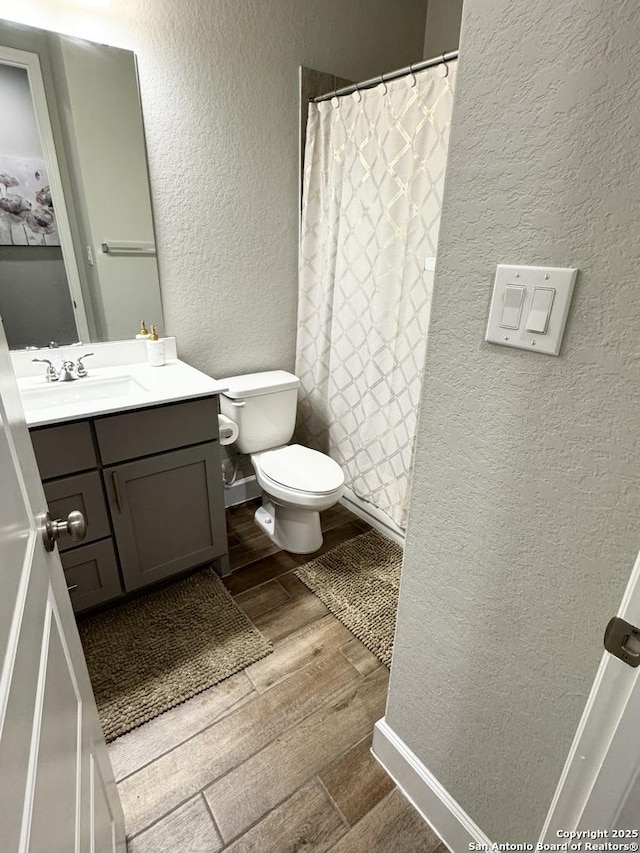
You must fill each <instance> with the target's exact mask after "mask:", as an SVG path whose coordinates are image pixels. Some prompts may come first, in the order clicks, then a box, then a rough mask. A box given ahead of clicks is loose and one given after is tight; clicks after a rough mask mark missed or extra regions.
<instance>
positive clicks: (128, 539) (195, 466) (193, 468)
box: [104, 442, 226, 590]
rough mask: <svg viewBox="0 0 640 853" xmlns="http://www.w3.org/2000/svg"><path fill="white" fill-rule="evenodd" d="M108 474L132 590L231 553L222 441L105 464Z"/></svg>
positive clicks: (118, 538)
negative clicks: (222, 481) (223, 491)
mask: <svg viewBox="0 0 640 853" xmlns="http://www.w3.org/2000/svg"><path fill="white" fill-rule="evenodd" d="M104 477H105V483H106V486H107V494H108V496H109V505H110V508H111V518H112V520H113V528H114V532H115V536H116V541H117V543H118V553H119V554H120V565H121V567H122V574H123V576H124V582H125V587H126V588H127V589H128V590H129V589H138V588H139V587H141V586H146V585H147V584H150V583H153V582H154V581H158V580H162V579H163V578H167V577H170V576H171V575H174V574H176V572H180V571H183V570H184V569H189V568H191V567H192V566H198V565H201V564H202V563H206V562H207V561H210V560H214V559H215V558H216V557H219V556H220V554H222V553H224V552H226V530H225V522H224V508H223V507H221V506H220V497H219V495H220V452H219V449H218V444H217V442H208V443H206V444H200V445H196V446H195V447H188V448H186V449H184V450H174V451H173V452H170V453H161V454H159V455H157V456H150V457H148V458H146V459H139V460H137V461H135V462H127V463H125V464H123V465H116V466H115V467H110V468H105V470H104Z"/></svg>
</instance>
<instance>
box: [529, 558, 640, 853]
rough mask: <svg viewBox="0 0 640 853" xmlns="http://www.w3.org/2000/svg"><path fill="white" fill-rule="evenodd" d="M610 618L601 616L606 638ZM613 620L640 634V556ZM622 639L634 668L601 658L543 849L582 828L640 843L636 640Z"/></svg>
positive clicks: (639, 647) (639, 656)
mask: <svg viewBox="0 0 640 853" xmlns="http://www.w3.org/2000/svg"><path fill="white" fill-rule="evenodd" d="M608 615H609V614H603V624H602V629H603V634H604V628H605V627H606V623H607V621H608V618H607V617H608ZM611 615H613V614H611ZM618 616H619V617H621V618H622V619H624V620H625V621H626V622H627V623H629V624H630V625H631V626H634V627H639V628H640V554H639V555H638V559H637V560H636V564H635V567H634V569H633V571H632V573H631V577H630V579H629V584H628V586H627V590H626V592H625V595H624V598H623V599H622V602H621V604H620V609H619V610H618ZM622 633H623V636H626V637H628V639H627V640H626V642H624V643H623V645H624V650H625V651H626V653H627V658H628V659H629V660H630V661H631V662H632V663H634V664H636V666H633V667H632V666H630V665H629V663H625V662H623V661H622V660H621V659H619V658H617V657H615V656H614V655H612V654H609V653H608V652H605V653H604V654H603V658H602V662H601V663H600V668H599V669H598V672H597V674H596V679H595V681H594V684H593V687H592V690H591V694H590V696H589V699H588V700H587V704H586V707H585V711H584V714H583V715H582V720H581V721H580V725H579V727H578V731H577V732H576V736H575V738H574V742H573V745H572V748H571V751H570V753H569V757H568V759H567V763H566V764H565V768H564V772H563V774H562V777H561V779H560V782H559V784H558V788H557V790H556V794H555V797H554V800H553V803H552V805H551V809H550V811H549V814H548V816H547V821H546V823H545V827H544V830H543V833H542V836H541V841H544V842H546V843H558V841H560V840H567V839H566V837H564V836H561V835H559V833H564V832H567V831H586V830H601V831H604V832H606V833H608V835H607V836H605V837H604V838H605V840H606V841H611V842H613V843H620V844H634V843H635V844H636V845H637V843H638V841H640V737H639V736H638V721H639V720H640V666H639V665H637V664H638V662H639V661H640V638H639V637H638V636H634V635H633V633H629V634H627V632H626V631H624V632H622ZM602 840H603V839H602V838H599V839H598V841H599V842H600V843H602ZM582 849H584V847H582ZM620 849H625V848H620ZM626 849H634V848H626ZM635 849H636V850H637V849H638V848H637V846H636V847H635Z"/></svg>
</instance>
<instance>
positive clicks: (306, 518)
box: [254, 497, 322, 554]
mask: <svg viewBox="0 0 640 853" xmlns="http://www.w3.org/2000/svg"><path fill="white" fill-rule="evenodd" d="M254 517H255V520H256V524H257V525H258V527H259V528H260V530H262V531H263V532H264V533H266V534H267V536H268V537H269V538H270V539H271V540H272V541H273V542H275V544H276V545H277V546H278V547H279V548H282V550H283V551H289V552H291V553H292V554H312V553H313V552H314V551H317V550H318V548H319V547H320V546H321V545H322V530H321V529H320V513H319V512H317V511H314V510H307V509H301V508H298V507H289V506H283V505H282V504H279V503H278V504H276V503H275V502H274V501H273V500H270V499H269V498H267V497H263V498H262V506H261V507H258V509H257V510H256V513H255V516H254Z"/></svg>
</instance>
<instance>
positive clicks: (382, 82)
mask: <svg viewBox="0 0 640 853" xmlns="http://www.w3.org/2000/svg"><path fill="white" fill-rule="evenodd" d="M380 83H381V84H382V85H383V86H384V93H385V95H386V94H387V92H388V91H389V90H388V89H387V84H386V82H385V79H384V75H383V74H381V75H380Z"/></svg>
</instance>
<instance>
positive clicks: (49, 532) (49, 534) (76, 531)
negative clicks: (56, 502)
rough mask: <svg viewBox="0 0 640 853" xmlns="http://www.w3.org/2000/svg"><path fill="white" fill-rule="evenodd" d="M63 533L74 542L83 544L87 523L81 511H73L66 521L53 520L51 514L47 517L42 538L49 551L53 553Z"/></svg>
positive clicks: (43, 525) (43, 524)
mask: <svg viewBox="0 0 640 853" xmlns="http://www.w3.org/2000/svg"><path fill="white" fill-rule="evenodd" d="M63 533H66V534H67V535H68V536H69V537H70V538H71V539H73V541H74V542H82V540H83V539H84V537H85V536H86V535H87V522H86V521H85V520H84V515H83V514H82V513H81V512H80V510H78V509H74V510H72V511H71V512H70V513H69V515H68V516H67V520H66V521H63V520H62V519H61V518H56V519H52V518H51V516H50V515H49V513H47V514H46V515H45V517H44V520H43V523H42V538H43V540H44V547H45V548H46V549H47V551H53V549H54V546H55V544H56V542H57V540H58V539H59V538H60V537H61V536H62V534H63Z"/></svg>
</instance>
